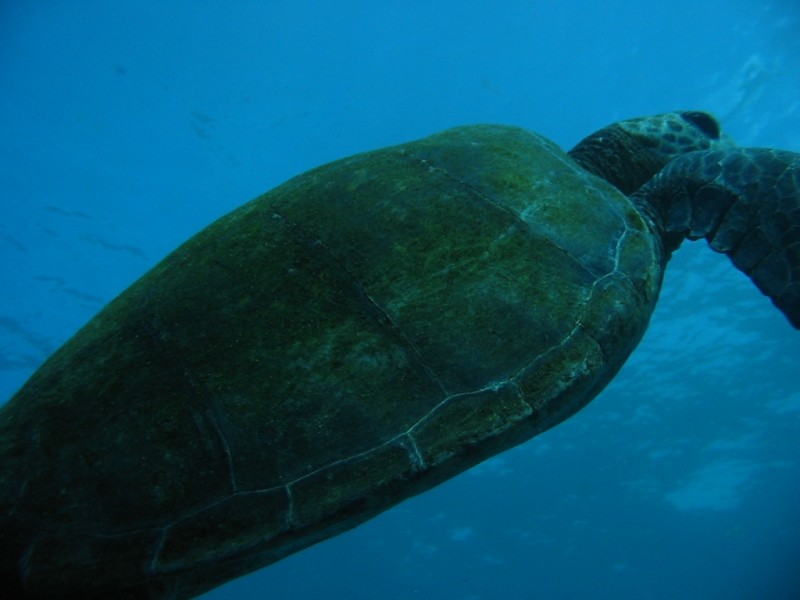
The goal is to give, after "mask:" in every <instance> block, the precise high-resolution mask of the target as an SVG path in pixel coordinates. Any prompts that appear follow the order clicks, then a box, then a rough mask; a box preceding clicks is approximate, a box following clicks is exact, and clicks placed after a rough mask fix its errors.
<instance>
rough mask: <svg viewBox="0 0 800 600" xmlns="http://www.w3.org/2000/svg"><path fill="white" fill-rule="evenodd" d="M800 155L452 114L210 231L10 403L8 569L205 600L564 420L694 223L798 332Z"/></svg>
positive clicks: (680, 119)
mask: <svg viewBox="0 0 800 600" xmlns="http://www.w3.org/2000/svg"><path fill="white" fill-rule="evenodd" d="M799 172H800V155H798V154H795V153H791V152H784V151H779V150H770V149H750V148H738V147H736V146H734V145H733V144H732V143H730V142H729V141H726V140H725V139H724V138H722V136H721V134H720V130H719V126H718V125H717V123H716V121H715V120H714V119H713V118H712V117H710V116H709V115H707V114H705V113H699V112H682V113H673V114H666V115H659V116H656V117H648V118H643V119H633V120H630V121H623V122H620V123H617V124H615V125H612V126H610V127H607V128H605V129H603V130H600V131H598V132H597V133H595V134H593V135H591V136H590V137H588V138H586V139H585V140H584V141H582V142H581V143H580V144H578V145H577V146H576V147H575V148H574V149H573V150H572V151H571V152H570V153H568V154H565V153H563V152H562V151H561V150H560V149H559V148H558V147H556V146H555V145H554V144H553V143H551V142H549V141H548V140H546V139H544V138H542V137H540V136H538V135H536V134H533V133H530V132H528V131H525V130H522V129H518V128H514V127H505V126H494V125H478V126H469V127H459V128H456V129H451V130H448V131H445V132H443V133H440V134H437V135H434V136H431V137H428V138H425V139H423V140H419V141H416V142H412V143H408V144H402V145H399V146H395V147H392V148H387V149H383V150H377V151H374V152H368V153H365V154H361V155H358V156H354V157H351V158H346V159H343V160H339V161H336V162H334V163H331V164H328V165H325V166H322V167H319V168H317V169H314V170H312V171H309V172H307V173H304V174H302V175H300V176H298V177H296V178H294V179H292V180H290V181H288V182H286V183H285V184H283V185H281V186H279V187H278V188H276V189H274V190H272V191H271V192H269V193H267V194H265V195H264V196H261V197H260V198H257V199H256V200H253V201H252V202H250V203H248V204H245V205H244V206H242V207H241V208H239V209H237V210H235V211H233V212H232V213H230V214H228V215H226V216H224V217H223V218H221V219H220V220H218V221H217V222H216V223H214V224H212V225H211V226H209V227H208V228H206V229H205V230H203V231H201V232H200V233H199V234H197V235H196V236H195V237H193V238H192V239H190V240H189V241H188V242H186V243H185V244H183V245H182V246H181V247H180V248H178V249H177V250H175V251H174V252H173V253H172V254H170V255H169V256H168V257H166V258H165V259H164V260H163V261H162V262H161V263H160V264H158V265H157V266H156V267H155V268H153V269H152V270H151V271H150V272H149V273H147V274H146V275H145V276H144V277H142V278H141V279H140V280H139V281H137V282H136V283H134V284H133V285H132V286H131V287H130V288H129V289H128V290H127V291H125V292H124V293H123V294H121V295H120V296H119V297H118V298H117V299H115V300H114V301H113V302H111V303H110V304H109V305H108V306H107V307H106V308H105V309H104V310H102V311H101V312H100V313H99V314H98V315H97V316H96V317H95V318H94V319H92V320H91V321H90V322H89V323H88V324H87V325H86V326H85V327H84V328H83V329H81V330H80V331H79V332H78V333H77V334H76V335H75V336H74V337H73V338H72V339H71V340H69V341H68V342H67V343H66V344H65V345H64V346H63V347H62V348H60V349H59V350H58V351H57V352H56V353H55V354H54V355H53V356H52V357H51V358H50V359H48V360H47V362H46V363H45V364H44V365H43V366H42V367H41V368H40V369H39V370H38V371H37V372H36V373H35V374H34V375H33V376H32V377H31V379H30V380H29V381H28V382H27V383H26V384H25V386H24V387H23V388H22V389H21V390H20V391H19V392H18V393H17V394H16V395H15V396H14V397H13V398H12V399H11V400H10V401H9V402H8V404H7V405H6V406H4V407H3V408H2V411H1V412H0V457H2V472H1V474H0V532H2V533H0V536H1V539H0V584H2V588H0V589H3V590H6V591H8V592H7V593H8V594H11V596H8V595H7V596H6V597H12V596H13V597H30V598H69V597H75V598H86V599H89V598H112V597H113V598H121V599H122V598H189V597H192V596H194V595H197V594H200V593H202V592H204V591H206V590H209V589H211V588H213V587H215V586H217V585H220V584H221V583H223V582H225V581H227V580H229V579H232V578H234V577H237V576H239V575H242V574H244V573H247V572H249V571H252V570H254V569H258V568H259V567H262V566H264V565H267V564H269V563H271V562H274V561H276V560H279V559H281V558H282V557H284V556H286V555H288V554H291V553H293V552H296V551H298V550H300V549H302V548H304V547H306V546H308V545H310V544H313V543H315V542H318V541H320V540H322V539H325V538H327V537H330V536H332V535H335V534H337V533H340V532H342V531H344V530H346V529H349V528H351V527H353V526H355V525H357V524H358V523H361V522H363V521H364V520H366V519H369V518H370V517H372V516H374V515H376V514H378V513H379V512H381V511H383V510H385V509H387V508H389V507H390V506H392V505H394V504H397V503H398V502H400V501H402V500H403V499H405V498H408V497H410V496H412V495H414V494H417V493H419V492H422V491H424V490H426V489H428V488H430V487H432V486H434V485H436V484H437V483H440V482H441V481H443V480H445V479H448V478H450V477H452V476H454V475H456V474H457V473H459V472H461V471H463V470H465V469H467V468H469V467H471V466H473V465H475V464H476V463H478V462H480V461H482V460H484V459H486V458H488V457H490V456H492V455H493V454H495V453H497V452H500V451H502V450H505V449H507V448H509V447H511V446H514V445H515V444H519V443H520V442H522V441H525V440H527V439H529V438H530V437H532V436H534V435H536V434H538V433H540V432H542V431H544V430H546V429H548V428H549V427H552V426H553V425H556V424H557V423H559V422H561V421H563V420H564V419H566V418H568V417H569V416H570V415H572V414H574V413H575V412H576V411H577V410H579V409H580V408H581V407H582V406H584V405H586V404H587V403H588V402H589V401H590V400H591V399H592V398H593V397H594V396H595V395H596V394H597V393H598V392H599V391H600V390H601V389H602V388H603V387H604V386H605V385H606V384H607V383H608V382H609V380H610V379H611V378H612V377H613V376H614V375H615V374H616V372H617V371H618V370H619V368H620V367H621V366H622V364H623V363H624V361H625V360H626V358H627V357H628V355H629V354H630V353H631V351H632V350H633V349H634V347H635V346H636V345H637V343H638V342H639V340H640V339H641V337H642V335H643V333H644V331H645V329H646V327H647V324H648V321H649V318H650V315H651V313H652V311H653V307H654V305H655V302H656V299H657V297H658V293H659V289H660V286H661V280H662V275H663V270H664V267H665V264H666V262H667V260H668V259H669V256H670V254H671V252H672V251H673V250H675V248H677V246H678V245H679V244H680V243H681V241H682V240H683V239H685V238H690V239H697V238H706V239H707V240H708V241H709V244H710V246H711V247H712V248H713V249H715V250H717V251H720V252H725V253H726V254H728V255H729V256H730V257H731V259H732V261H733V263H734V264H735V265H736V266H737V267H738V268H739V269H741V270H742V271H744V272H745V273H747V274H748V275H749V276H750V277H751V279H752V280H753V281H754V282H755V284H756V285H757V286H758V287H759V289H761V291H762V292H764V293H765V294H766V295H767V296H769V297H770V298H771V299H772V301H773V302H774V303H775V305H776V306H777V307H778V308H779V309H780V310H781V311H782V312H783V313H784V314H785V315H786V316H787V318H788V319H789V321H790V322H791V323H792V325H793V326H794V327H796V328H798V327H800V198H799V197H798V189H800V187H799V184H800V181H798V178H800V175H799V174H798V173H799Z"/></svg>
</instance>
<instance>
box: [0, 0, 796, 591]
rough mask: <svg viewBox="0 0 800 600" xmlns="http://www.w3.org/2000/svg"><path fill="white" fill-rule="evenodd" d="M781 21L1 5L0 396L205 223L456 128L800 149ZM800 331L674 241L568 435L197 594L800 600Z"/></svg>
mask: <svg viewBox="0 0 800 600" xmlns="http://www.w3.org/2000/svg"><path fill="white" fill-rule="evenodd" d="M799 34H800V5H798V3H797V2H796V0H782V1H781V0H775V1H766V2H765V1H763V0H761V1H756V0H734V1H731V0H725V1H721V0H671V1H670V2H663V3H659V4H658V5H656V4H655V3H643V2H633V1H630V2H624V1H621V0H617V1H611V2H594V1H589V0H585V1H575V0H566V1H562V2H534V1H531V0H528V1H519V0H517V1H507V2H503V1H499V0H496V1H493V2H490V1H475V0H472V1H471V0H460V1H458V2H455V1H442V2H437V1H434V0H428V1H426V2H422V1H417V0H406V1H404V2H401V1H393V0H392V1H377V2H376V1H375V0H373V1H371V2H366V1H362V0H349V1H347V2H345V1H341V0H338V1H329V2H322V1H317V2H312V1H303V0H291V1H289V0H272V1H263V2H256V1H244V0H241V1H237V2H222V1H217V2H211V1H202V0H183V1H180V0H161V1H160V2H137V1H130V2H128V1H112V0H105V1H99V0H98V1H81V0H72V1H70V2H34V1H24V0H19V1H13V0H5V1H3V2H2V3H0V89H2V93H0V123H1V124H2V132H3V134H2V138H0V207H1V208H2V214H3V218H2V220H0V261H2V262H1V263H0V269H1V272H0V277H1V279H0V281H2V285H0V399H2V401H5V400H6V399H8V398H9V397H10V396H11V395H12V394H13V393H14V391H15V390H16V389H17V388H18V387H19V386H20V385H22V383H23V382H24V381H25V380H26V379H27V378H28V377H29V376H30V374H31V373H32V372H33V371H34V370H35V369H36V368H37V367H38V366H39V365H40V364H41V363H42V361H43V360H44V359H45V358H46V357H47V356H48V355H49V354H50V353H51V352H52V351H53V350H55V349H56V348H57V347H58V346H59V345H60V344H61V343H62V342H64V341H65V340H66V339H67V338H68V337H69V336H70V335H71V334H72V333H74V332H75V331H76V330H77V329H78V328H79V327H80V326H81V325H83V324H84V323H85V322H86V321H87V320H88V319H89V318H90V317H91V316H92V315H93V314H95V313H96V312H97V311H98V310H99V309H100V308H101V307H102V306H103V305H104V304H105V303H106V302H108V301H109V300H111V299H112V298H113V297H114V296H116V295H117V294H118V293H120V292H121V291H122V290H123V289H125V288H126V287H127V286H128V285H129V284H130V283H131V282H133V281H134V280H135V279H136V278H137V277H139V276H140V275H142V274H143V273H144V272H145V271H146V270H147V269H149V268H150V267H152V266H153V265H154V264H155V263H156V262H157V261H158V260H160V259H161V258H162V257H163V256H164V255H165V254H166V253H167V252H169V251H170V250H171V249H173V248H174V247H176V246H177V245H178V244H179V243H180V242H182V241H184V240H185V239H187V238H188V237H189V236H191V235H192V234H194V233H195V232H197V231H198V230H199V229H201V228H202V227H203V226H205V225H207V224H209V223H210V222H211V221H213V220H214V219H216V218H217V217H219V216H221V215H223V214H225V213H226V212H228V211H230V210H231V209H233V208H235V207H237V206H238V205H240V204H242V203H244V202H245V201H247V200H249V199H251V198H252V197H254V196H256V195H258V194H260V193H262V192H263V191H265V190H267V189H269V188H271V187H273V186H275V185H277V184H279V183H281V182H282V181H284V180H286V179H287V178H289V177H291V176H293V175H296V174H298V173H301V172H303V171H305V170H307V169H309V168H311V167H314V166H317V165H319V164H322V163H325V162H327V161H330V160H333V159H336V158H340V157H343V156H346V155H349V154H353V153H356V152H361V151H365V150H370V149H374V148H378V147H381V146H387V145H391V144H396V143H399V142H403V141H408V140H412V139H416V138H419V137H423V136H425V135H428V134H430V133H434V132H436V131H439V130H441V129H444V128H447V127H451V126H454V125H461V124H468V123H482V122H497V123H507V124H513V125H519V126H523V127H526V128H529V129H532V130H535V131H537V132H539V133H542V134H543V135H545V136H547V137H549V138H551V139H552V140H554V141H555V142H557V143H558V144H559V145H561V146H562V147H564V148H565V149H566V148H569V147H571V146H572V145H573V144H575V143H576V142H577V141H578V140H580V139H581V138H582V137H583V136H585V135H587V134H589V133H590V132H592V131H594V130H596V129H598V128H600V127H602V126H604V125H606V124H608V123H610V122H613V121H615V120H618V119H621V118H628V117H633V116H639V115H645V114H653V113H659V112H666V111H671V110H675V109H684V108H686V109H701V110H708V111H711V112H713V113H714V114H716V115H717V116H718V117H719V118H720V120H721V122H722V125H723V128H724V129H725V130H726V131H727V132H728V133H729V134H730V135H731V136H733V138H734V139H735V140H736V141H737V142H739V143H740V144H743V145H753V146H770V147H779V148H785V149H789V150H794V151H800V35H799ZM799 451H800V333H798V332H797V331H795V330H793V329H792V328H791V327H790V326H789V324H788V322H787V321H786V319H785V318H784V317H783V316H782V315H781V314H780V313H779V312H778V311H777V310H775V309H774V308H773V307H772V305H771V303H770V302H769V301H768V300H767V299H766V298H765V297H763V296H762V295H761V294H760V293H759V292H758V291H757V290H756V289H755V287H754V286H753V285H752V284H751V283H750V282H749V281H748V279H747V278H746V277H745V276H743V275H742V274H741V273H739V272H738V271H736V270H735V269H734V268H733V267H732V266H731V265H730V264H729V263H728V260H727V258H725V257H724V256H720V255H715V254H714V253H712V252H710V251H709V250H708V248H707V247H706V246H705V242H696V243H686V244H685V245H684V247H683V248H681V250H680V251H678V252H677V253H676V255H675V256H674V258H673V260H672V262H671V264H670V265H669V268H668V271H667V275H666V280H665V283H664V288H663V291H662V296H661V300H660V303H659V305H658V308H657V310H656V313H655V315H654V317H653V320H652V323H651V326H650V329H649V331H648V333H647V335H646V336H645V338H644V340H643V341H642V343H641V345H640V347H639V348H638V349H637V350H636V351H635V352H634V354H633V356H632V357H631V359H630V360H629V361H628V363H627V364H626V365H625V367H624V368H623V370H622V371H621V372H620V374H619V375H618V376H617V377H616V379H615V380H614V381H613V383H612V384H611V385H610V386H609V387H608V388H607V389H606V390H605V391H604V392H603V393H602V394H601V395H600V396H599V397H598V398H597V399H596V400H594V402H593V403H592V404H590V405H589V407H587V408H586V409H584V410H583V411H582V412H581V413H579V414H578V415H577V416H575V417H573V418H572V419H570V420H569V421H567V422H565V423H563V424H562V425H560V426H558V427H556V428H555V429H553V430H551V431H549V432H547V433H545V434H543V435H541V436H539V437H538V438H536V439H534V440H532V441H530V442H528V443H526V444H523V445H522V446H519V447H518V448H516V449H514V450H512V451H509V452H506V453H504V454H501V455H499V456H497V457H495V458H493V459H490V460H488V461H486V462H485V463H483V464H481V465H479V466H478V467H476V468H474V469H473V470H471V471H469V472H467V473H465V474H463V475H461V476H459V477H457V478H455V479H453V480H451V481H449V482H447V483H445V484H443V485H441V486H440V487H438V488H436V489H434V490H433V491H431V492H428V493H426V494H423V495H422V496H419V497H417V498H414V499H412V500H409V501H407V502H405V503H403V504H401V505H399V506H397V507H396V508H394V509H392V510H390V511H388V512H386V513H385V514H383V515H381V516H380V517H378V518H376V519H374V520H372V521H370V522H368V523H367V524H365V525H362V526H360V527H359V528H357V529H356V530H354V531H352V532H349V533H347V534H344V535H341V536H339V537H337V538H334V539H332V540H329V541H327V542H324V543H322V544H319V545H317V546H314V547H312V548H310V549H307V550H305V551H303V552H300V553H299V554H296V555H294V556H292V557H289V558H287V559H285V560H284V561H282V562H280V563H277V564H275V565H273V566H270V567H268V568H265V569H263V570H261V571H259V572H256V573H254V574H252V575H250V576H247V577H243V578H241V579H239V580H236V581H233V582H231V583H229V584H227V585H225V586H223V587H220V588H218V589H216V590H214V591H212V592H210V593H208V594H206V595H204V596H203V598H206V599H207V600H223V599H255V598H269V599H271V600H282V599H287V600H288V599H297V598H303V599H309V600H315V599H327V598H348V599H353V600H370V599H386V600H406V599H408V600H411V599H415V600H432V599H436V600H495V599H508V600H523V599H532V598H536V599H543V600H549V599H581V598H597V599H606V598H607V599H612V598H613V599H615V600H628V599H653V600H661V599H665V600H666V599H673V598H682V599H684V600H691V599H709V598H725V599H750V598H752V599H794V598H800V569H798V558H800V514H798V513H799V512H800V511H798V507H800V462H799V461H800V454H799Z"/></svg>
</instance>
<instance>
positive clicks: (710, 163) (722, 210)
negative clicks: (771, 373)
mask: <svg viewBox="0 0 800 600" xmlns="http://www.w3.org/2000/svg"><path fill="white" fill-rule="evenodd" d="M633 199H634V200H635V201H636V202H637V203H638V204H639V205H640V206H642V207H643V208H644V209H645V210H646V212H647V213H648V214H650V215H651V217H652V218H653V220H654V222H655V224H656V226H657V227H660V228H661V230H662V236H663V239H664V243H665V246H666V249H667V250H668V252H672V251H674V250H675V249H676V248H677V247H678V246H679V245H680V243H681V242H682V241H683V240H684V239H685V238H689V239H692V240H696V239H700V238H705V239H706V240H708V243H709V246H711V248H712V249H713V250H716V251H717V252H724V253H725V254H727V255H728V256H729V257H730V259H731V261H732V262H733V264H734V265H735V266H736V268H738V269H739V270H741V271H743V272H744V273H746V274H747V275H748V276H749V277H750V278H751V279H752V280H753V283H755V284H756V286H757V287H758V289H759V290H761V291H762V292H763V293H764V294H766V295H767V296H769V297H770V298H771V299H772V302H773V303H774V304H775V306H777V307H778V308H779V309H780V310H781V312H783V314H784V315H786V317H787V318H788V319H789V321H790V322H791V324H792V325H793V326H794V327H795V328H797V329H800V154H797V153H795V152H788V151H785V150H771V149H767V148H735V149H726V150H713V151H709V152H692V153H689V154H686V155H684V156H682V157H679V158H676V159H675V160H673V161H672V162H671V163H669V164H668V165H667V166H666V167H665V168H664V169H663V170H662V171H661V172H659V173H658V175H656V176H655V177H654V178H653V179H652V180H650V182H649V183H647V184H646V185H644V186H643V187H642V188H641V189H640V190H639V191H637V192H636V193H635V194H634V196H633Z"/></svg>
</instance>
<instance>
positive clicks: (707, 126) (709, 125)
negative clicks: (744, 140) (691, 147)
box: [680, 111, 721, 140]
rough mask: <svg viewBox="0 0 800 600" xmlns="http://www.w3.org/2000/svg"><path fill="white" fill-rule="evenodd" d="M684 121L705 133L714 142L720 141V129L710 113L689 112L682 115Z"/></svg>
mask: <svg viewBox="0 0 800 600" xmlns="http://www.w3.org/2000/svg"><path fill="white" fill-rule="evenodd" d="M680 115H681V117H683V120H684V121H687V122H689V123H691V124H692V125H694V126H695V127H697V128H698V129H699V130H700V131H702V132H703V133H705V134H706V135H707V136H708V137H710V138H711V139H712V140H718V139H719V136H720V133H721V132H720V128H719V123H717V120H716V119H715V118H714V117H712V116H711V115H710V114H708V113H704V112H700V111H687V112H682V113H680Z"/></svg>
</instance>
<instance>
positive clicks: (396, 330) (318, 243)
mask: <svg viewBox="0 0 800 600" xmlns="http://www.w3.org/2000/svg"><path fill="white" fill-rule="evenodd" d="M272 215H273V218H276V217H277V218H279V219H281V220H282V221H284V222H285V223H286V225H287V227H289V228H290V229H292V230H293V231H294V232H295V234H296V235H297V236H298V237H300V238H302V239H303V240H304V241H306V242H310V243H311V244H313V246H314V247H317V248H320V250H321V251H322V252H324V253H325V255H326V256H327V257H328V258H329V259H330V260H331V261H332V262H333V263H334V264H335V265H336V266H337V267H339V269H341V271H342V272H343V273H344V274H345V275H346V276H347V279H348V280H349V281H350V284H351V285H352V286H353V288H354V289H355V290H356V291H357V292H358V293H359V294H361V296H362V297H363V298H364V299H366V301H367V302H368V303H369V305H370V306H371V307H372V308H373V310H375V311H376V312H377V313H378V314H380V315H381V317H383V320H385V322H386V323H388V327H386V325H383V324H382V323H381V321H382V319H377V321H378V324H379V325H382V326H383V327H384V328H386V329H389V331H391V332H392V333H393V334H394V335H395V336H396V337H397V338H398V339H399V340H400V341H401V342H402V344H403V345H404V346H405V347H406V348H407V349H408V350H410V352H411V354H413V356H414V357H415V358H416V359H417V361H418V362H419V364H420V365H421V366H422V368H423V369H424V370H425V373H427V375H428V377H429V378H430V379H431V381H433V382H434V383H435V384H436V386H437V387H438V388H439V389H440V390H441V392H442V393H443V394H444V395H447V394H448V391H447V388H445V386H444V384H443V383H442V381H441V379H440V378H439V376H438V375H437V374H436V372H435V371H434V370H433V368H432V367H431V366H430V365H429V364H428V362H427V360H425V358H424V357H423V356H422V354H421V353H420V351H419V349H418V348H417V347H416V346H415V345H414V343H413V342H412V341H411V340H410V339H408V337H407V336H406V335H405V333H403V331H402V329H401V328H400V327H399V326H398V325H397V323H395V322H394V319H392V317H391V316H390V315H389V313H387V312H386V310H385V309H384V308H383V307H382V306H381V305H380V303H379V302H378V301H377V300H375V298H373V297H372V296H371V295H370V294H369V293H368V292H367V290H365V289H364V287H363V286H362V285H361V284H360V283H359V281H358V280H357V279H356V278H355V276H354V275H353V274H352V273H351V272H350V270H349V269H348V268H347V266H346V265H345V264H344V262H342V260H341V259H340V258H339V257H338V256H337V255H336V254H334V253H333V252H332V251H331V250H330V249H329V248H328V247H327V245H326V244H325V243H324V242H323V241H322V240H320V239H319V238H317V237H315V236H312V235H310V234H309V233H308V232H306V231H305V230H304V229H303V228H302V227H300V225H298V224H297V223H294V222H293V221H291V220H290V219H288V218H286V216H285V215H282V214H281V213H279V212H278V211H276V210H275V209H274V208H273V209H272Z"/></svg>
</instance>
